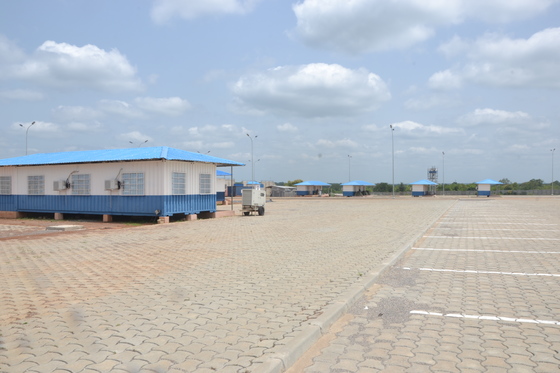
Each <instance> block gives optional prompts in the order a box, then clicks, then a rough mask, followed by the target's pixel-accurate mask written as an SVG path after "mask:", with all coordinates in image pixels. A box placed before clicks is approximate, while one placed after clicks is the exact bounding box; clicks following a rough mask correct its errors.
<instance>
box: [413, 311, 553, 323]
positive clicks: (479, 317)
mask: <svg viewBox="0 0 560 373" xmlns="http://www.w3.org/2000/svg"><path fill="white" fill-rule="evenodd" d="M410 313H411V314H413V315H426V316H440V317H455V318H463V319H475V320H492V321H509V322H518V323H531V324H544V325H556V326H560V321H555V320H538V319H537V320H533V319H519V318H515V317H503V316H489V315H464V314H461V313H440V312H428V311H421V310H413V311H410Z"/></svg>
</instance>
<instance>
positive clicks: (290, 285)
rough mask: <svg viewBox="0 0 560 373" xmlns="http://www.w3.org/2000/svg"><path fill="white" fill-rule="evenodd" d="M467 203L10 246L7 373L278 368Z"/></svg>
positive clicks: (5, 292)
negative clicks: (290, 348)
mask: <svg viewBox="0 0 560 373" xmlns="http://www.w3.org/2000/svg"><path fill="white" fill-rule="evenodd" d="M454 203H455V202H454V201H451V200H436V199H412V198H406V199H402V200H398V199H397V200H391V199H388V200H383V199H374V198H370V199H365V198H356V199H349V198H346V199H342V198H341V199H328V198H322V199H319V198H301V199H295V200H277V201H275V202H272V203H268V204H267V206H266V214H265V215H264V216H248V217H245V216H235V217H229V218H221V219H209V220H198V221H192V222H181V223H172V224H167V225H153V226H139V227H130V228H122V229H105V230H103V229H93V228H91V229H86V230H85V231H78V232H71V233H55V234H41V235H35V236H30V237H27V238H26V239H21V240H20V239H7V240H0V248H1V251H0V255H1V260H0V372H10V373H12V372H13V373H15V372H17V373H19V372H109V371H111V372H216V371H219V372H256V371H258V370H259V369H266V362H267V361H268V360H269V357H270V356H271V355H272V354H273V353H275V352H276V351H281V350H282V348H283V347H285V346H286V345H288V344H289V343H290V342H291V341H294V340H297V339H298V338H299V337H300V336H301V335H302V334H305V331H303V330H302V329H303V328H305V326H306V325H307V324H308V323H309V322H310V321H312V320H317V319H320V318H321V317H322V314H323V313H324V312H325V310H327V309H328V307H330V306H331V305H332V304H333V303H334V302H336V301H337V300H338V299H339V298H341V297H342V299H344V296H345V294H346V293H348V291H355V289H356V288H358V289H361V288H363V285H362V284H363V283H364V278H366V277H367V274H368V273H369V272H370V271H372V270H374V269H375V268H377V267H379V266H380V265H382V264H383V262H384V261H386V260H387V259H388V258H390V257H391V256H392V255H394V254H395V253H397V252H398V251H399V250H401V249H402V248H403V247H405V246H406V245H409V244H410V243H411V242H412V241H413V240H414V239H415V238H416V237H418V235H420V234H421V233H422V232H424V231H425V230H426V229H428V228H429V227H430V226H431V225H432V224H433V223H434V221H436V220H437V219H438V218H439V217H440V216H441V215H442V214H443V213H444V212H445V211H446V210H447V209H448V208H449V207H450V206H451V205H453V204H454ZM236 208H237V206H236ZM62 224H65V223H62ZM99 224H102V223H99Z"/></svg>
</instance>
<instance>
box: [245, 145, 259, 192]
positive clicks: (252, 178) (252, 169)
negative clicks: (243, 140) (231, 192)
mask: <svg viewBox="0 0 560 373" xmlns="http://www.w3.org/2000/svg"><path fill="white" fill-rule="evenodd" d="M247 137H248V138H249V140H251V181H255V162H254V158H253V139H256V138H257V137H258V136H255V137H251V135H249V134H247Z"/></svg>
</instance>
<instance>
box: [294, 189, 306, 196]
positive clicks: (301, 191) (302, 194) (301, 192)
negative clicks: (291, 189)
mask: <svg viewBox="0 0 560 373" xmlns="http://www.w3.org/2000/svg"><path fill="white" fill-rule="evenodd" d="M296 194H297V195H298V196H308V195H309V192H308V191H306V190H298V191H297V192H296Z"/></svg>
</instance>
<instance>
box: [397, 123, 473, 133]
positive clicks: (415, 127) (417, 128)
mask: <svg viewBox="0 0 560 373" xmlns="http://www.w3.org/2000/svg"><path fill="white" fill-rule="evenodd" d="M392 126H393V128H395V129H399V130H402V131H405V132H408V133H412V132H419V133H431V134H434V133H435V134H439V135H441V134H450V133H462V132H463V130H462V129H460V128H450V127H442V126H434V125H424V124H421V123H417V122H413V121H410V120H406V121H403V122H398V123H393V124H392Z"/></svg>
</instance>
